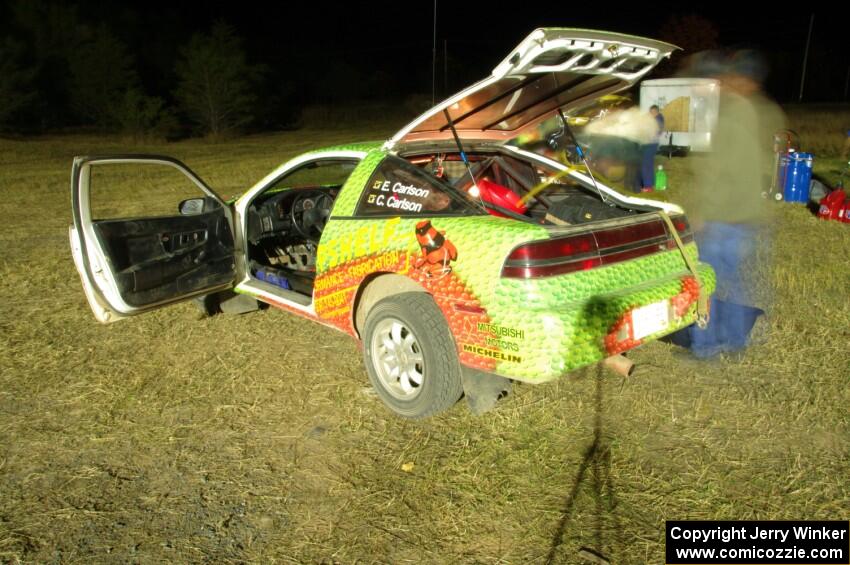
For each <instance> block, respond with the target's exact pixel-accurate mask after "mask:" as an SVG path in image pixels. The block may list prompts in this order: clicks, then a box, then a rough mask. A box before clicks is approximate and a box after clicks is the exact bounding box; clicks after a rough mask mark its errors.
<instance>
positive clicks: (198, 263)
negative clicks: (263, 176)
mask: <svg viewBox="0 0 850 565" xmlns="http://www.w3.org/2000/svg"><path fill="white" fill-rule="evenodd" d="M106 165H110V166H112V167H106ZM139 167H147V168H154V169H156V168H157V167H158V168H159V169H158V170H162V169H165V170H166V172H167V173H168V174H170V175H172V176H175V177H177V178H178V179H179V180H180V181H183V183H184V184H185V185H186V186H188V187H189V188H190V190H191V194H193V195H197V198H191V199H186V200H183V201H182V202H181V201H180V200H179V199H178V198H176V197H175V196H174V194H171V197H170V199H174V200H175V201H174V202H173V203H172V202H162V200H163V198H162V197H160V195H158V194H157V193H156V191H154V190H153V188H154V186H153V185H154V184H156V180H155V179H157V177H156V176H155V175H154V176H151V177H143V178H150V179H153V180H151V181H145V182H144V183H143V184H148V183H150V184H151V186H137V185H130V186H125V183H122V182H120V179H121V178H122V177H120V176H117V177H114V178H116V179H119V180H116V181H114V182H109V181H107V182H106V183H99V184H98V183H97V182H94V183H93V177H94V174H93V171H94V170H96V169H99V168H100V169H114V168H119V169H123V168H133V169H135V170H138V168H139ZM174 169H176V171H178V172H179V173H175V171H174ZM181 174H182V176H181ZM97 180H100V176H98V178H97ZM104 184H106V185H107V186H103V185H104ZM99 189H100V190H102V191H103V192H106V193H111V194H112V196H113V199H116V200H117V201H118V202H119V204H127V203H129V204H131V205H132V206H130V209H131V210H132V211H133V216H135V215H136V214H139V215H140V217H119V218H114V219H112V218H103V217H99V213H100V211H99V210H94V209H93V206H92V192H93V190H94V191H95V192H97V191H98V190H99ZM168 194H170V193H166V198H164V199H165V200H168V199H169V198H168ZM184 195H185V193H184ZM71 202H72V209H73V215H74V225H73V226H72V227H71V229H70V239H71V251H72V253H73V256H74V263H75V265H76V267H77V270H78V271H79V273H80V278H81V279H82V283H83V288H84V290H85V293H86V297H87V298H88V301H89V305H90V306H91V308H92V311H93V312H94V315H95V317H96V318H97V319H98V321H100V322H103V323H109V322H113V321H116V320H118V319H121V318H124V317H127V316H132V315H135V314H140V313H142V312H147V311H149V310H153V309H155V308H159V307H161V306H165V305H168V304H172V303H175V302H179V301H182V300H185V299H188V298H192V297H194V296H198V295H201V294H207V293H210V292H214V291H217V290H224V289H227V288H230V287H232V286H233V284H234V281H235V278H236V269H235V261H234V240H233V217H232V211H231V209H230V207H229V206H228V205H227V204H226V203H225V202H224V201H223V200H222V199H221V198H220V197H219V196H218V195H216V194H215V193H214V192H213V191H212V190H211V189H210V188H209V187H208V186H207V185H206V184H205V183H204V182H203V181H202V180H201V179H200V178H198V176H197V175H195V174H194V173H193V172H192V171H191V170H190V169H189V168H188V167H186V166H185V165H184V164H183V163H181V162H180V161H177V160H175V159H172V158H170V157H164V156H156V155H115V156H103V157H76V158H75V159H74V165H73V168H72V172H71ZM126 208H127V207H126V206H124V207H122V212H123V211H124V210H125V209H126ZM157 208H158V209H159V210H158V213H154V212H155V210H154V209H157ZM148 209H150V210H151V211H150V213H148ZM162 210H165V212H163V211H162ZM116 214H117V212H116ZM111 215H115V214H111ZM107 216H110V214H107Z"/></svg>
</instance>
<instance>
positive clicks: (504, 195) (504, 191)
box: [475, 179, 528, 218]
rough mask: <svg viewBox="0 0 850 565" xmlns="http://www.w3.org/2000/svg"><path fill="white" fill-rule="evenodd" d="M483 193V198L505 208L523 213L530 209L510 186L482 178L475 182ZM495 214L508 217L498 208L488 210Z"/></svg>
mask: <svg viewBox="0 0 850 565" xmlns="http://www.w3.org/2000/svg"><path fill="white" fill-rule="evenodd" d="M475 184H476V185H477V186H478V190H479V191H480V194H481V200H483V201H484V202H489V203H490V204H495V205H496V206H500V207H502V208H504V209H505V210H510V211H511V212H515V213H517V214H520V215H523V214H525V213H526V211H527V210H528V207H526V205H525V204H524V203H523V202H522V200H521V199H520V197H519V196H517V194H516V193H515V192H514V191H512V190H511V189H510V188H507V187H505V186H502V185H500V184H496V183H495V182H492V181H489V180H487V179H481V180H479V181H476V183H475ZM488 212H490V214H492V215H493V216H499V217H501V218H505V217H507V216H506V215H505V214H501V213H499V212H498V211H497V210H488Z"/></svg>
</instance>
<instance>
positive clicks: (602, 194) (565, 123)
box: [558, 106, 608, 204]
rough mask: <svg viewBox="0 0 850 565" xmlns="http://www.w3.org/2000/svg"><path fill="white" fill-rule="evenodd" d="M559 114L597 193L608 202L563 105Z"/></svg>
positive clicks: (559, 109) (559, 108) (603, 200)
mask: <svg viewBox="0 0 850 565" xmlns="http://www.w3.org/2000/svg"><path fill="white" fill-rule="evenodd" d="M558 115H559V116H560V117H561V123H562V124H563V125H564V131H565V132H566V133H567V135H569V136H570V139H571V140H572V142H573V145H574V146H575V148H576V153H578V156H579V157H580V158H581V162H582V163H584V168H585V169H586V170H587V174H588V176H589V177H590V180H591V182H593V188H594V189H595V190H596V193H597V194H599V197H600V198H601V199H602V202H604V203H605V204H608V201H607V200H605V193H604V192H602V191H601V190H599V185H598V184H597V183H596V177H594V176H593V171H591V170H590V165H589V164H588V162H587V157H586V156H585V154H584V150H583V149H582V148H581V145H579V143H578V140H577V139H576V136H575V135H574V134H573V130H572V128H571V127H570V124H569V122H567V117H566V116H565V115H564V112H563V111H562V110H561V107H560V106H559V107H558Z"/></svg>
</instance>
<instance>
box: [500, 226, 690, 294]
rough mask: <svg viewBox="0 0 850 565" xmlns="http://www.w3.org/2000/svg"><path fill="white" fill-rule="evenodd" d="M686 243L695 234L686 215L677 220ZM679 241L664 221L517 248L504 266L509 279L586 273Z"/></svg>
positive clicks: (668, 247) (657, 250)
mask: <svg viewBox="0 0 850 565" xmlns="http://www.w3.org/2000/svg"><path fill="white" fill-rule="evenodd" d="M673 225H674V226H675V227H676V231H678V232H679V236H680V237H681V239H682V241H683V242H684V243H689V242H691V241H693V235H692V234H691V231H690V226H689V225H688V220H687V219H686V218H685V217H684V216H676V217H674V218H673ZM675 248H676V242H675V241H674V240H673V238H672V237H671V236H670V234H669V233H668V231H667V227H666V225H665V224H664V222H663V221H661V220H660V219H657V220H650V221H645V222H640V223H632V224H626V225H623V226H615V227H610V228H606V229H599V230H594V231H590V232H585V233H582V234H579V235H573V236H567V237H560V238H556V239H549V240H544V241H533V242H530V243H526V244H524V245H521V246H519V247H517V248H516V249H514V250H513V251H512V252H511V254H510V255H509V256H508V259H507V261H506V262H505V265H504V266H503V267H502V276H503V277H507V278H520V279H532V278H539V277H551V276H554V275H562V274H565V273H573V272H576V271H586V270H588V269H592V268H594V267H599V266H602V265H611V264H613V263H619V262H621V261H627V260H629V259H636V258H638V257H643V256H645V255H651V254H653V253H658V252H659V251H667V250H669V249H675Z"/></svg>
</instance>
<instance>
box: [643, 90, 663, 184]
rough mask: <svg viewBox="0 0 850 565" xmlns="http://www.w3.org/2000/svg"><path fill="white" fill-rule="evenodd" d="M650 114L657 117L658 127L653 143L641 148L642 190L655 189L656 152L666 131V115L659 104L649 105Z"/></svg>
mask: <svg viewBox="0 0 850 565" xmlns="http://www.w3.org/2000/svg"><path fill="white" fill-rule="evenodd" d="M649 115H650V116H652V117H653V118H654V119H655V123H656V124H657V125H658V129H657V131H656V133H655V136H654V137H653V138H652V142H651V143H647V144H646V145H644V146H643V147H642V148H641V151H642V153H641V164H640V184H641V192H652V191H653V190H655V154H656V153H657V152H658V144H659V142H660V141H661V133H662V132H663V131H664V115H663V114H662V113H661V110H659V108H658V106H656V105H655V104H653V105H652V106H650V107H649Z"/></svg>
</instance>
